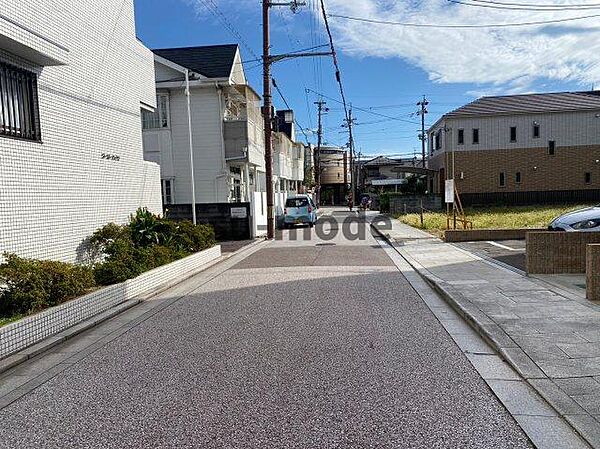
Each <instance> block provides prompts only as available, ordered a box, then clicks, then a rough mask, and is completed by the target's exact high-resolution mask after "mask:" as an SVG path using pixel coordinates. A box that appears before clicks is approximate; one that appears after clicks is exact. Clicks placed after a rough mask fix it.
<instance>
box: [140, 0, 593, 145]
mask: <svg viewBox="0 0 600 449" xmlns="http://www.w3.org/2000/svg"><path fill="white" fill-rule="evenodd" d="M134 1H135V6H136V24H137V34H138V37H139V38H140V39H141V40H142V41H143V42H144V43H145V44H146V45H147V46H148V47H149V48H166V47H181V46H194V45H211V44H223V43H237V44H239V45H240V50H241V53H242V59H243V61H245V64H244V66H245V70H246V76H247V78H248V80H249V83H250V85H251V86H252V87H253V88H254V89H255V90H256V91H257V92H259V93H261V92H262V67H261V64H260V61H256V60H257V58H258V57H259V56H260V55H261V53H262V26H261V23H262V16H261V14H262V11H261V2H260V1H259V0H134ZM500 3H503V4H502V5H501V4H500ZM527 5H531V6H527ZM325 7H326V9H327V13H328V15H329V16H330V17H329V22H330V25H331V30H332V35H333V42H334V45H335V48H336V51H337V55H338V59H339V65H340V67H341V76H342V81H343V85H344V90H345V93H346V98H347V101H348V103H351V104H352V106H353V115H354V117H355V118H356V126H355V127H354V131H355V132H354V136H355V148H356V151H357V152H361V154H362V155H364V156H363V157H374V156H377V155H387V156H392V157H413V156H414V155H415V154H417V155H418V154H420V151H421V142H420V141H419V139H418V134H419V132H420V117H419V116H417V115H416V114H415V112H416V111H417V109H418V108H417V105H416V104H417V102H418V101H420V100H421V99H422V98H423V95H425V96H426V98H427V99H428V101H429V106H428V109H429V113H428V114H427V115H426V124H428V125H431V124H433V123H434V122H435V121H436V120H437V119H439V117H440V116H441V115H443V114H444V113H446V112H448V111H451V110H452V109H455V108H457V107H460V106H461V105H463V104H466V103H469V102H471V101H473V100H475V99H476V98H478V97H480V96H484V95H509V94H521V93H531V92H557V91H573V90H590V89H593V88H598V89H600V27H598V26H597V25H598V23H600V22H599V21H600V0H404V1H402V0H325ZM319 8H320V1H319V0H306V5H305V6H302V7H301V8H300V9H299V10H298V11H296V12H293V11H292V10H291V9H290V8H288V7H273V8H272V10H271V15H270V17H271V27H272V32H271V40H272V51H271V53H272V54H282V53H289V52H294V51H298V50H303V49H307V48H312V47H317V46H320V45H327V44H328V37H327V34H326V32H325V27H324V23H323V19H322V15H321V12H320V9H319ZM334 16H338V17H334ZM339 16H345V17H339ZM348 17H350V18H351V19H349V18H348ZM352 18H354V19H356V18H358V19H367V20H369V22H364V21H358V20H354V19H352ZM572 18H576V19H577V20H567V21H565V20H566V19H572ZM381 22H386V23H381ZM390 22H391V23H390ZM531 22H534V23H536V24H534V25H527V26H505V27H497V25H499V24H502V25H505V24H515V23H519V24H522V23H531ZM539 22H544V23H539ZM548 22H549V23H548ZM398 23H403V24H404V25H398ZM407 24H409V25H407ZM414 25H418V26H414ZM423 25H425V26H423ZM431 25H433V26H431ZM465 25H466V26H473V25H477V26H478V27H479V26H482V25H494V26H493V27H484V28H454V27H456V26H465ZM440 26H442V27H440ZM446 27H448V28H446ZM312 51H327V47H319V48H317V49H316V50H312ZM273 78H275V80H276V82H277V84H278V86H279V87H280V89H281V92H282V94H283V96H284V97H285V100H286V101H287V103H288V104H289V105H290V107H291V108H292V109H294V111H295V114H296V118H297V121H298V123H299V124H300V125H301V126H302V128H304V129H305V132H306V135H307V138H308V140H309V141H310V142H313V143H316V128H317V106H316V105H315V104H314V103H315V102H316V101H318V100H319V99H323V100H324V101H326V102H327V105H326V107H328V108H329V111H328V112H327V113H326V114H325V115H324V117H323V128H324V141H325V142H326V143H328V144H330V145H338V146H342V145H344V144H346V143H347V142H348V134H347V129H346V128H343V127H342V126H341V125H342V124H343V122H344V118H345V113H344V110H343V106H342V105H341V103H340V100H341V96H340V92H339V87H338V85H337V83H336V80H335V69H334V66H333V62H332V58H331V57H311V58H295V59H291V60H286V61H281V62H278V63H276V64H275V66H274V67H273ZM273 95H274V102H275V106H276V107H277V108H278V109H287V108H286V106H285V103H284V102H283V100H282V98H281V97H280V96H279V94H278V93H277V92H276V91H274V93H273ZM298 136H299V137H298V138H299V139H302V140H305V136H304V135H303V134H302V133H301V132H299V133H298Z"/></svg>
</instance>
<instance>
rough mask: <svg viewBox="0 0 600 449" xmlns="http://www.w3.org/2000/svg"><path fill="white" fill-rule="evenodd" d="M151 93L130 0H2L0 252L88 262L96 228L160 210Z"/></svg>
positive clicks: (148, 63)
mask: <svg viewBox="0 0 600 449" xmlns="http://www.w3.org/2000/svg"><path fill="white" fill-rule="evenodd" d="M155 99H156V96H155V89H154V70H153V57H152V53H151V52H150V51H149V50H148V49H147V48H146V47H144V45H143V44H142V43H140V41H138V40H137V38H136V34H135V23H134V7H133V1H132V0H127V1H125V2H123V1H122V0H106V1H103V2H98V1H94V0H79V1H77V2H72V1H66V0H56V1H52V2H40V1H36V0H21V1H19V2H3V8H2V14H1V15H0V155H1V156H0V254H1V253H3V252H13V253H16V254H18V255H20V256H23V257H31V258H41V259H54V260H61V261H66V262H74V261H81V260H83V258H84V255H85V248H86V245H85V241H86V238H87V237H89V236H90V235H91V234H92V233H93V232H94V231H95V230H96V229H98V228H99V227H101V226H103V225H104V224H106V223H108V222H125V221H127V220H128V218H129V215H130V214H131V213H133V212H134V211H135V210H136V209H137V208H139V207H148V208H149V209H150V210H151V211H153V212H156V213H159V212H160V211H161V199H160V175H159V167H158V165H157V164H153V163H150V162H145V161H144V158H143V150H142V132H141V129H140V114H141V112H140V111H141V110H148V111H152V110H153V109H154V106H155V101H156V100H155Z"/></svg>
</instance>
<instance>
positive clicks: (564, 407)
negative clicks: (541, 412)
mask: <svg viewBox="0 0 600 449" xmlns="http://www.w3.org/2000/svg"><path fill="white" fill-rule="evenodd" d="M528 382H529V384H530V385H531V386H532V387H533V388H535V390H536V391H537V392H538V393H539V395H540V396H542V397H543V398H544V399H545V400H546V401H548V403H549V404H550V405H551V406H552V407H553V408H554V409H555V410H556V411H557V412H558V413H560V414H561V415H566V414H570V415H576V414H583V413H585V411H584V410H583V409H582V408H581V406H580V405H579V404H577V402H576V401H575V400H574V399H573V398H571V397H570V396H569V395H568V394H567V393H565V392H564V391H563V390H561V389H560V388H559V387H558V385H557V384H555V383H554V382H552V380H550V379H529V380H528Z"/></svg>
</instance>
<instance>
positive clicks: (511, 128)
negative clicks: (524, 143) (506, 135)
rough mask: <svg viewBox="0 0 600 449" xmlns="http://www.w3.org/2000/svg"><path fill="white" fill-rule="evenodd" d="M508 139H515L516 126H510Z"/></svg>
mask: <svg viewBox="0 0 600 449" xmlns="http://www.w3.org/2000/svg"><path fill="white" fill-rule="evenodd" d="M510 141H511V142H516V141H517V127H516V126H511V127H510Z"/></svg>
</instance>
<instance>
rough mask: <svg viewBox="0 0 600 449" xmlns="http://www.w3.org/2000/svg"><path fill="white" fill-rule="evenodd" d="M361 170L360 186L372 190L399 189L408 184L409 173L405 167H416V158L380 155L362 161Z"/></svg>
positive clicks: (362, 188)
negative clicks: (394, 157)
mask: <svg viewBox="0 0 600 449" xmlns="http://www.w3.org/2000/svg"><path fill="white" fill-rule="evenodd" d="M419 162H420V161H419ZM359 165H360V170H359V173H360V174H359V177H358V178H359V188H360V189H361V190H370V191H397V190H398V188H399V187H400V186H401V185H403V184H406V182H407V181H406V176H407V173H406V172H405V171H402V170H403V168H407V167H415V165H416V160H415V159H414V158H411V159H392V158H389V157H385V156H378V157H375V158H373V159H371V160H368V161H362V162H361V163H360V164H359Z"/></svg>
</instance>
